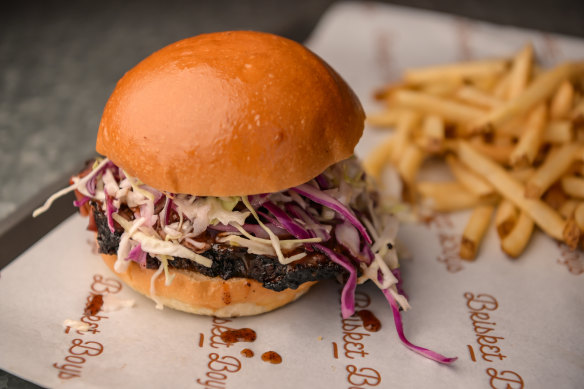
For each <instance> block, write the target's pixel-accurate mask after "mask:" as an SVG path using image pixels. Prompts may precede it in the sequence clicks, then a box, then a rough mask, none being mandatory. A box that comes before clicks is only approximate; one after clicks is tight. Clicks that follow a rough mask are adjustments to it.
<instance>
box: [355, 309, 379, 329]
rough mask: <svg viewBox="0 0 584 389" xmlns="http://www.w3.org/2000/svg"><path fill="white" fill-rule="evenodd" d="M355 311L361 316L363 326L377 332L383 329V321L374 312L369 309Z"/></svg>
mask: <svg viewBox="0 0 584 389" xmlns="http://www.w3.org/2000/svg"><path fill="white" fill-rule="evenodd" d="M355 313H356V314H357V316H359V317H360V318H361V321H362V322H363V328H365V329H366V330H367V331H369V332H377V331H379V330H380V329H381V322H380V321H379V319H377V317H375V315H374V314H373V312H371V311H369V310H367V309H362V310H360V311H357V312H355Z"/></svg>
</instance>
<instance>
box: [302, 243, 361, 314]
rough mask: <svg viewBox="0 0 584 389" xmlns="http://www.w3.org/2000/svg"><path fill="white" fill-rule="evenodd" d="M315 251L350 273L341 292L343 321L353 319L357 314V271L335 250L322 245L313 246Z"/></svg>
mask: <svg viewBox="0 0 584 389" xmlns="http://www.w3.org/2000/svg"><path fill="white" fill-rule="evenodd" d="M313 246H314V248H315V249H317V250H318V251H320V252H322V253H323V254H325V255H326V256H328V257H329V258H330V259H331V261H333V262H335V263H337V264H339V265H341V266H342V267H344V268H345V269H346V270H347V271H348V272H349V278H348V279H347V281H346V282H345V285H344V286H343V291H342V292H341V315H343V319H346V318H348V317H351V316H352V315H353V314H354V313H355V289H356V288H357V269H355V266H353V265H352V263H351V261H350V260H349V259H348V258H345V256H344V255H341V254H338V253H335V252H334V251H333V250H331V249H329V248H328V247H326V246H323V245H321V244H315V245H313Z"/></svg>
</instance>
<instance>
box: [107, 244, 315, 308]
mask: <svg viewBox="0 0 584 389" xmlns="http://www.w3.org/2000/svg"><path fill="white" fill-rule="evenodd" d="M101 257H102V258H103V260H104V262H105V263H106V265H107V266H108V267H109V268H110V269H111V270H112V271H114V263H115V262H116V259H117V256H116V255H108V254H101ZM168 270H169V272H170V276H171V277H173V276H174V279H173V281H172V282H171V283H170V285H168V286H167V285H165V277H164V274H161V275H160V276H158V277H157V278H156V280H155V285H154V291H155V293H154V294H155V296H154V297H153V296H152V295H151V294H150V292H151V289H150V282H151V279H152V276H153V275H154V273H155V270H152V269H146V268H142V267H140V265H138V264H136V263H135V262H131V263H130V265H129V267H128V271H127V272H125V273H115V274H116V276H118V277H119V278H120V279H121V280H122V281H124V283H125V284H126V285H128V286H130V287H131V288H132V289H134V290H135V291H137V292H139V293H142V294H143V295H145V296H147V297H149V298H151V299H153V300H155V301H158V302H160V303H162V304H163V305H165V306H167V307H170V308H174V309H178V310H180V311H184V312H189V313H195V314H198V315H209V316H217V317H236V316H250V315H257V314H260V313H264V312H268V311H271V310H274V309H276V308H279V307H281V306H283V305H286V304H288V303H290V302H292V301H294V300H296V299H297V298H299V297H300V296H302V295H303V294H304V293H306V292H307V291H308V289H310V287H311V286H312V285H314V284H315V283H316V282H315V281H311V282H305V283H303V284H301V285H300V286H299V287H298V289H284V290H283V291H281V292H276V291H273V290H270V289H266V288H264V287H263V286H262V284H260V283H259V282H257V281H256V280H252V279H247V278H230V279H228V280H223V279H222V278H219V277H214V278H212V277H207V276H205V275H203V274H200V273H196V272H192V271H185V270H180V269H173V268H169V269H168ZM114 272H115V271H114Z"/></svg>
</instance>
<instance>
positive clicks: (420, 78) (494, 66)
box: [404, 59, 508, 85]
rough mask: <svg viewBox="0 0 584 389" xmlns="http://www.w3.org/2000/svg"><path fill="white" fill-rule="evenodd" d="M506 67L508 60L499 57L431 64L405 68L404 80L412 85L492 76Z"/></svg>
mask: <svg viewBox="0 0 584 389" xmlns="http://www.w3.org/2000/svg"><path fill="white" fill-rule="evenodd" d="M507 67H508V61H507V60H500V59H496V60H487V61H476V62H466V63H458V64H452V65H442V66H432V67H427V68H418V69H410V70H406V72H405V74H404V80H405V82H406V83H408V84H414V85H417V84H424V83H430V82H435V81H439V82H440V81H441V82H444V81H453V82H456V81H464V80H469V79H475V78H485V77H492V76H493V75H497V74H501V73H502V72H503V71H505V69H506V68H507Z"/></svg>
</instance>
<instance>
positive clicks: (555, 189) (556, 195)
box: [543, 184, 569, 210]
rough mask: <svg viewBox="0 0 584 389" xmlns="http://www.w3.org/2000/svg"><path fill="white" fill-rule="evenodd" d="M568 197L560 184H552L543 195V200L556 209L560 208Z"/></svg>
mask: <svg viewBox="0 0 584 389" xmlns="http://www.w3.org/2000/svg"><path fill="white" fill-rule="evenodd" d="M568 199H569V197H568V195H567V194H566V192H564V190H563V189H562V186H561V185H559V184H554V185H552V187H551V188H549V189H548V190H547V192H545V194H544V195H543V201H545V202H546V203H547V204H548V205H549V206H550V207H552V208H553V209H555V210H559V209H560V208H561V207H562V205H563V204H564V203H565V202H566V201H567V200H568Z"/></svg>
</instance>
